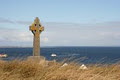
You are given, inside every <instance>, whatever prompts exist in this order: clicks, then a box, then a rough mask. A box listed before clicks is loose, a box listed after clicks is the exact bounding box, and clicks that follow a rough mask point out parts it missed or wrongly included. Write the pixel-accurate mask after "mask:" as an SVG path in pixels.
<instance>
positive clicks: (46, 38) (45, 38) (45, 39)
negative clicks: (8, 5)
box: [41, 37, 49, 43]
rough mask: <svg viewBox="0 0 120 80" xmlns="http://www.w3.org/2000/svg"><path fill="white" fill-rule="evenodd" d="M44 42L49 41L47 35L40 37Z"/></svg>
mask: <svg viewBox="0 0 120 80" xmlns="http://www.w3.org/2000/svg"><path fill="white" fill-rule="evenodd" d="M41 40H42V41H43V42H44V43H47V42H49V40H48V37H42V39H41Z"/></svg>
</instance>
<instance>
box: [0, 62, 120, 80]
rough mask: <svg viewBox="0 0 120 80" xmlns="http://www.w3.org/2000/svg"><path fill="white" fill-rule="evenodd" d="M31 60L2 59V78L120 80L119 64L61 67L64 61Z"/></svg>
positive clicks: (25, 79)
mask: <svg viewBox="0 0 120 80" xmlns="http://www.w3.org/2000/svg"><path fill="white" fill-rule="evenodd" d="M42 64H44V63H41V64H38V63H36V62H31V61H19V60H14V61H10V62H5V61H0V80H120V66H119V64H112V65H102V66H101V65H100V64H99V65H98V64H94V65H87V67H88V69H87V70H82V69H79V67H80V65H79V64H76V63H70V64H68V66H65V67H61V66H62V64H63V63H62V62H61V63H59V64H53V65H50V66H46V65H44V66H43V65H42Z"/></svg>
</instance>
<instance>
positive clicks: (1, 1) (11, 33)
mask: <svg viewBox="0 0 120 80" xmlns="http://www.w3.org/2000/svg"><path fill="white" fill-rule="evenodd" d="M119 4H120V0H0V46H24V47H31V46H32V41H33V34H32V33H31V32H30V31H29V26H30V25H31V24H32V22H33V21H34V19H35V17H39V18H40V21H41V23H42V25H43V26H44V27H45V31H43V32H42V33H41V46H120V5H119Z"/></svg>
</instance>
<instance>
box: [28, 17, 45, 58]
mask: <svg viewBox="0 0 120 80" xmlns="http://www.w3.org/2000/svg"><path fill="white" fill-rule="evenodd" d="M30 30H31V32H32V33H33V37H34V39H33V56H40V34H41V32H42V31H44V27H43V26H42V25H41V23H40V20H39V18H38V17H36V19H35V20H34V23H33V24H32V25H31V26H30Z"/></svg>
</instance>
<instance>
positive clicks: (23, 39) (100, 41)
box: [0, 21, 120, 46]
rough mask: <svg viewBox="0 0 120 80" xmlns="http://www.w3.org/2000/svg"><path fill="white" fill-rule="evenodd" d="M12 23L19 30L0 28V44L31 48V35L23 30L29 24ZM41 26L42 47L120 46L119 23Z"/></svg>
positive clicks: (48, 24)
mask: <svg viewBox="0 0 120 80" xmlns="http://www.w3.org/2000/svg"><path fill="white" fill-rule="evenodd" d="M14 22H15V23H17V24H18V25H19V26H20V29H8V28H7V29H4V28H0V32H1V34H0V44H3V42H4V44H3V45H13V44H14V45H16V44H17V45H25V46H32V41H33V34H32V33H31V32H30V31H28V30H26V29H29V27H28V26H27V27H26V28H25V26H26V25H27V24H29V25H30V24H31V22H29V21H14ZM20 24H22V25H24V26H21V25H20ZM42 25H43V26H44V27H45V31H43V32H42V33H41V45H42V46H63V45H64V46H120V43H119V41H120V21H116V22H114V21H113V22H104V23H94V24H78V23H57V22H42ZM12 26H13V25H12ZM5 43H8V44H5Z"/></svg>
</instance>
